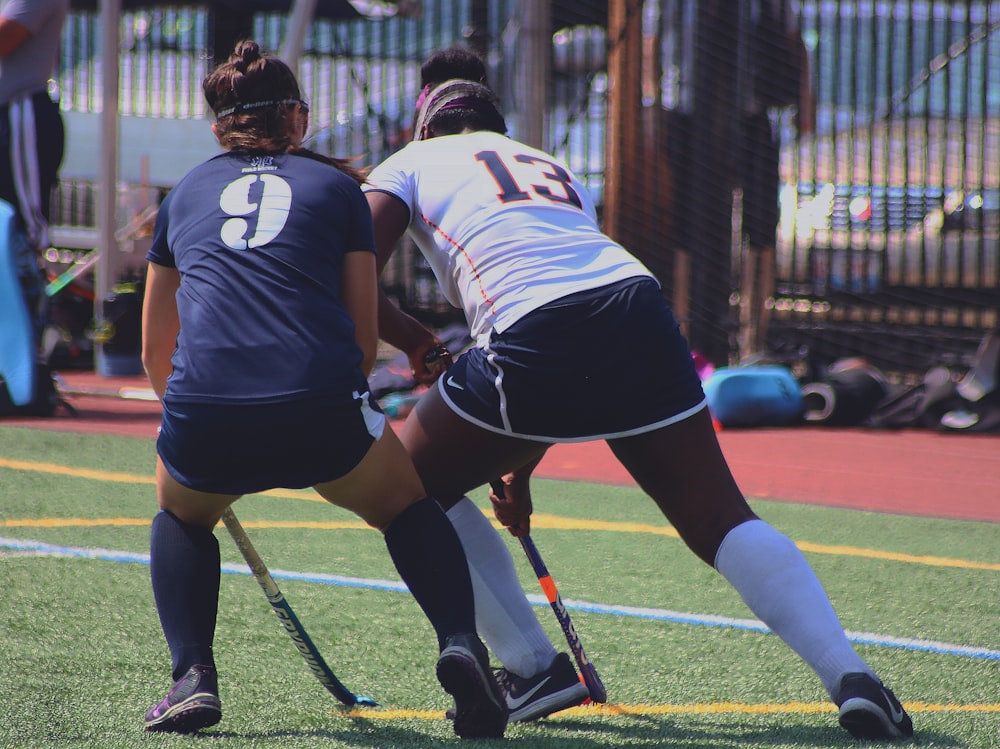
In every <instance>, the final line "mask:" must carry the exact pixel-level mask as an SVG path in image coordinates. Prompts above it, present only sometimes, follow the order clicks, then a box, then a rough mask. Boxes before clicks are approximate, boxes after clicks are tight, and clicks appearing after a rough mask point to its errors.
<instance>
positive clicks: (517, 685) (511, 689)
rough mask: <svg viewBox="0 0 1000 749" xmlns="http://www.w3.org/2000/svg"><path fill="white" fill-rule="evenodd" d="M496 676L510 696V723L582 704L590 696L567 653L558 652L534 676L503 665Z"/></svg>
mask: <svg viewBox="0 0 1000 749" xmlns="http://www.w3.org/2000/svg"><path fill="white" fill-rule="evenodd" d="M496 677H497V682H498V683H499V684H500V689H501V690H502V691H503V693H504V696H505V697H506V698H507V707H508V709H509V710H510V722H511V723H524V722H526V721H529V720H538V719H539V718H544V717H545V716H546V715H551V714H552V713H555V712H559V711H560V710H565V709H566V708H568V707H574V706H576V705H579V704H581V703H582V702H584V701H586V699H587V698H588V697H589V696H590V693H589V692H588V691H587V687H586V685H584V684H583V682H581V681H580V677H579V676H577V673H576V669H575V668H573V663H572V661H570V659H569V655H567V654H566V653H559V654H558V655H557V656H556V657H555V659H554V660H553V661H552V665H551V666H549V667H548V668H547V669H545V670H544V671H540V672H539V673H537V674H535V675H534V676H530V677H527V678H525V677H522V676H518V675H517V674H515V673H513V672H512V671H508V670H507V669H505V668H500V669H497V671H496Z"/></svg>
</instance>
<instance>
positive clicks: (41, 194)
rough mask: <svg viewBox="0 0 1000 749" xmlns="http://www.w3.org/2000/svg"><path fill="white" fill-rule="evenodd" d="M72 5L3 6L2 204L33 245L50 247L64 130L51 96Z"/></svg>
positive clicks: (61, 1)
mask: <svg viewBox="0 0 1000 749" xmlns="http://www.w3.org/2000/svg"><path fill="white" fill-rule="evenodd" d="M69 6H70V0H0V147H2V148H3V150H4V152H5V153H6V154H7V157H8V158H6V159H4V160H3V161H2V162H0V199H3V200H6V201H7V202H8V203H10V204H11V205H13V206H14V208H15V209H16V210H17V212H18V215H19V217H20V220H21V221H22V222H23V223H24V229H25V231H26V232H27V234H28V238H29V240H30V241H31V244H32V245H33V246H34V247H36V248H45V247H47V246H48V220H49V200H50V195H51V192H52V187H53V186H54V185H55V182H56V177H57V175H58V173H59V165H60V164H61V163H62V157H63V150H64V148H65V130H64V126H63V120H62V115H60V113H59V104H58V102H57V101H55V100H54V99H53V98H52V96H51V95H50V93H49V79H50V78H51V77H52V74H53V72H54V71H55V67H56V61H57V59H58V55H59V43H60V39H61V36H62V28H63V25H64V24H65V22H66V17H67V16H68V15H69Z"/></svg>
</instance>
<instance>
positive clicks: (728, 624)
mask: <svg viewBox="0 0 1000 749" xmlns="http://www.w3.org/2000/svg"><path fill="white" fill-rule="evenodd" d="M0 548H5V549H10V550H12V551H15V552H22V553H24V554H36V555H39V556H60V557H75V558H82V559H97V560H101V561H105V562H127V563H132V564H146V565H148V564H149V554H139V553H135V552H129V551H113V550H110V549H100V548H87V547H79V546H57V545H54V544H48V543H44V542H42V541H31V540H23V539H16V538H3V537H0ZM222 571H223V572H224V573H226V574H229V575H246V576H250V574H251V572H250V570H249V568H247V567H246V565H242V564H223V565H222ZM269 571H270V573H271V577H273V578H274V579H275V580H294V581H296V582H306V583H321V584H323V585H336V586H338V587H346V588H367V589H370V590H382V591H390V592H394V593H408V592H409V589H408V588H407V587H406V585H404V584H403V583H401V582H394V581H392V580H378V579H366V578H360V577H345V576H343V575H328V574H325V573H321V572H291V571H288V570H278V569H276V570H269ZM528 600H529V601H531V603H532V604H533V605H535V606H542V607H548V606H549V605H550V604H549V602H548V600H547V599H546V598H545V597H544V596H540V595H528ZM563 604H564V605H565V606H566V608H567V609H570V610H573V611H579V612H581V613H586V614H602V615H606V616H618V617H629V618H634V619H646V620H650V621H662V622H672V623H674V624H690V625H694V626H699V627H721V628H725V629H742V630H747V631H750V632H761V633H770V632H771V630H770V629H769V628H768V627H767V625H766V624H764V623H763V622H761V621H758V620H756V619H736V618H732V617H727V616H716V615H713V614H689V613H683V612H679V611H668V610H666V609H654V608H641V607H635V606H608V605H605V604H600V603H589V602H587V601H575V600H571V599H563ZM847 637H848V639H849V640H850V641H851V642H853V643H857V644H861V645H878V646H881V647H886V648H898V649H901V650H915V651H922V652H927V653H935V654H937V655H952V656H960V657H963V658H974V659H979V660H990V661H1000V651H998V650H990V649H988V648H979V647H971V646H968V645H953V644H951V643H947V642H938V641H935V640H918V639H912V638H906V637H892V636H889V635H877V634H871V633H866V632H847Z"/></svg>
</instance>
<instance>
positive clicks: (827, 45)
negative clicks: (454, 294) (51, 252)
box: [55, 0, 1000, 370]
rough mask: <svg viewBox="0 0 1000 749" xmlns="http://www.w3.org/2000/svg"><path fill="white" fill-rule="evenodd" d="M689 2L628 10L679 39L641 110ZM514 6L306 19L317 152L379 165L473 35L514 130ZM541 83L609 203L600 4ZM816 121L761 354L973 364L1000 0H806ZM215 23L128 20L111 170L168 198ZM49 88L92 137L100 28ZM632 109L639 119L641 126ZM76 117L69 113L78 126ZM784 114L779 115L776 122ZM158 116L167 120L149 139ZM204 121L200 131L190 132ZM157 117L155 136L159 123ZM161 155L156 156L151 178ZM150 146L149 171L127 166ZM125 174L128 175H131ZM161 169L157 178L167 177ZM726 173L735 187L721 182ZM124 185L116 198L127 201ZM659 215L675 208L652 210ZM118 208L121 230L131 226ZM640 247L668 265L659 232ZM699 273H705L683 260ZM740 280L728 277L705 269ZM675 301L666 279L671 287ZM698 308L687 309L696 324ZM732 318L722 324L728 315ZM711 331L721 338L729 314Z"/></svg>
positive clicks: (412, 296)
mask: <svg viewBox="0 0 1000 749" xmlns="http://www.w3.org/2000/svg"><path fill="white" fill-rule="evenodd" d="M699 4H700V0H647V2H645V3H632V2H630V3H626V4H625V5H627V6H628V7H629V8H632V9H633V11H634V12H639V13H642V14H643V23H644V24H648V23H654V22H655V20H656V19H663V21H664V22H665V23H669V24H671V25H672V29H673V33H672V34H668V35H666V36H665V37H664V40H663V48H662V49H659V50H655V51H653V52H652V54H653V55H656V56H658V58H659V59H658V65H657V66H656V69H657V70H659V74H660V80H659V84H660V85H659V88H660V91H659V92H658V93H659V95H658V96H657V97H654V98H653V99H647V98H644V99H643V103H642V106H643V107H646V108H648V107H649V106H650V104H651V101H654V100H655V102H656V105H657V106H661V105H662V106H663V107H667V108H670V107H675V108H683V107H684V106H685V97H689V96H690V95H691V89H690V87H689V86H686V85H685V81H686V78H687V77H688V76H689V73H688V70H687V69H688V67H689V66H690V64H691V59H690V45H689V44H686V43H685V39H686V38H687V37H688V36H689V35H691V34H692V33H693V31H692V23H693V22H694V19H695V18H696V17H697V9H698V6H699ZM522 5H523V3H521V2H518V0H463V1H458V0H456V1H455V2H450V1H444V0H442V1H440V2H433V1H427V2H424V3H423V7H424V13H423V15H422V16H419V17H398V18H388V19H381V20H378V21H370V20H360V21H349V22H331V21H322V20H321V21H317V22H315V23H314V24H313V26H312V27H311V28H310V31H309V34H308V37H307V40H306V45H305V52H304V55H303V58H302V60H301V64H300V71H301V80H302V83H303V87H304V90H305V91H304V93H305V96H306V98H307V99H308V100H309V101H310V105H311V111H312V119H313V122H314V128H313V131H312V134H311V141H310V145H311V146H312V147H314V148H316V149H317V150H321V151H324V152H327V153H331V154H335V155H337V156H356V157H358V159H359V160H360V161H361V162H362V163H375V162H377V161H378V160H379V159H381V158H382V157H384V156H385V155H387V154H388V153H390V152H391V151H393V150H394V149H396V148H398V147H399V146H401V145H402V143H403V141H404V139H405V137H406V128H407V126H408V125H409V124H410V119H411V117H412V103H413V101H414V99H415V94H416V92H417V85H418V79H419V65H420V62H421V61H422V60H423V59H424V58H425V57H426V56H427V55H428V54H429V53H430V52H431V51H432V50H434V49H437V48H440V47H445V46H449V45H451V44H472V45H474V46H476V47H478V48H479V49H480V50H481V51H482V52H483V54H484V57H485V59H486V60H487V62H488V66H489V70H490V82H491V84H492V85H493V86H494V88H496V89H497V91H498V92H499V94H500V96H501V100H502V101H503V103H504V106H505V109H506V110H507V114H508V120H509V123H510V125H511V130H512V134H513V135H514V136H515V137H517V136H518V135H519V129H520V128H521V127H522V125H523V123H524V121H525V118H526V117H530V116H532V115H533V113H531V112H526V111H524V109H523V104H522V102H523V101H525V100H526V99H525V97H524V96H523V94H524V92H523V90H522V89H521V88H519V86H522V85H523V76H519V74H520V72H521V70H520V66H522V65H523V64H524V59H523V55H524V49H525V46H524V44H525V40H524V39H523V34H522V33H521V31H522V30H521V25H520V24H521V20H522V15H523V13H522V11H523V8H522ZM551 5H552V31H553V32H554V33H553V48H552V50H553V51H552V58H551V78H550V80H548V81H547V82H546V83H545V91H546V96H547V101H548V107H547V111H546V112H545V127H544V133H545V141H544V143H543V145H547V148H548V150H549V151H551V152H553V153H555V154H556V155H558V156H560V157H562V158H564V159H565V160H566V161H567V162H568V163H569V164H570V166H571V168H572V169H573V170H574V171H575V172H577V173H578V174H579V175H580V176H581V177H583V178H584V180H585V181H586V182H587V184H588V186H589V188H590V189H591V191H592V194H593V195H594V197H595V200H596V202H597V204H598V205H599V206H603V205H604V190H605V178H606V175H607V170H606V168H605V167H606V165H605V147H606V146H605V130H606V125H607V121H608V90H609V86H610V85H613V83H612V82H610V81H609V76H608V72H607V70H608V69H607V52H608V48H609V47H611V46H613V45H614V44H616V43H619V42H620V41H621V40H609V39H608V38H607V31H606V30H607V20H608V7H609V3H608V2H598V1H597V0H579V1H578V2H575V3H570V2H567V1H561V2H553V3H552V4H551ZM799 5H800V6H801V12H802V18H801V23H802V34H803V39H804V41H805V43H806V47H807V49H808V51H809V56H810V62H811V71H812V77H813V83H814V88H815V91H816V94H817V100H818V101H817V103H818V118H817V120H818V121H817V130H816V133H815V134H814V135H810V136H808V137H802V138H799V137H798V136H795V135H794V133H793V131H792V130H791V129H790V128H788V127H785V129H784V131H783V132H784V135H785V138H784V141H783V147H782V159H781V183H782V185H781V207H782V208H781V223H780V226H779V229H778V234H777V237H776V247H777V258H778V277H777V293H776V294H775V298H774V300H773V314H774V316H773V322H772V325H771V328H770V334H769V335H770V339H769V340H770V341H771V342H772V343H773V344H774V345H775V347H785V348H789V347H792V348H796V347H808V348H810V349H811V350H813V351H815V352H817V353H819V354H821V355H822V356H824V357H826V358H835V357H840V356H850V355H865V356H868V357H869V358H871V359H872V360H873V361H874V362H875V363H877V364H880V365H882V366H885V367H890V368H901V369H909V370H921V369H922V368H926V366H927V365H928V364H929V363H934V362H936V361H940V360H941V359H942V357H943V358H944V359H950V360H954V361H960V360H963V359H964V360H967V358H968V356H969V355H970V354H971V352H972V351H974V349H975V344H976V342H978V340H979V339H980V338H981V337H982V335H983V333H984V332H985V331H987V330H990V329H992V328H995V327H997V326H998V325H1000V320H998V315H1000V269H998V257H1000V239H998V237H1000V189H998V188H1000V185H998V179H1000V2H998V0H961V1H960V2H959V1H957V0H895V2H888V1H886V0H800V3H799ZM212 22H213V21H212V18H211V16H210V14H209V12H208V11H204V10H197V9H194V8H191V7H177V8H159V9H150V10H148V11H139V12H131V13H126V14H124V16H123V24H122V25H123V28H122V34H121V37H122V52H123V58H122V60H123V62H122V70H121V88H122V91H121V112H122V115H123V119H124V120H126V121H127V123H131V124H132V125H135V127H133V128H131V129H130V128H129V127H123V128H122V138H123V139H125V138H132V139H134V140H135V141H136V142H135V143H124V144H123V147H122V158H123V161H125V160H128V161H129V162H130V163H129V164H124V163H123V171H125V172H129V169H130V168H131V176H130V177H128V179H129V180H130V182H132V183H134V182H136V181H137V179H138V178H139V177H138V176H137V175H140V174H141V178H142V181H144V182H148V183H149V185H150V186H151V187H153V188H156V189H159V190H160V191H162V190H163V189H166V188H169V186H170V185H171V184H172V182H173V181H174V176H173V173H172V171H171V170H177V169H180V170H185V169H186V168H189V167H190V166H193V165H194V164H195V163H197V161H198V160H200V159H201V158H203V157H204V156H206V155H207V154H208V153H210V152H211V148H212V142H211V140H210V139H209V138H208V123H207V122H206V121H205V117H206V111H205V104H204V102H203V100H202V98H201V93H200V81H201V79H202V77H203V76H204V75H205V74H206V73H207V72H208V70H209V69H210V67H211V50H210V49H209V44H210V42H209V39H210V38H211V37H210V27H211V24H212ZM285 23H286V19H285V18H284V17H283V16H278V15H268V14H260V15H258V16H256V17H255V21H254V36H255V37H256V38H257V39H258V40H259V41H261V42H262V44H263V45H264V46H265V47H268V48H269V49H273V50H275V51H277V50H279V49H280V46H281V41H282V39H283V35H284V30H285V28H284V26H285ZM64 42H65V43H64V48H63V57H62V63H61V69H60V73H59V76H58V83H59V87H60V90H61V94H62V106H63V110H64V113H65V114H66V115H67V117H69V118H70V123H69V124H70V142H71V143H72V139H73V132H74V127H76V126H79V132H85V130H86V127H87V124H86V120H85V118H86V117H88V116H92V115H93V113H96V112H97V111H99V109H100V106H101V102H100V91H101V87H100V79H101V71H100V64H99V59H100V58H99V54H98V49H99V45H100V44H101V40H100V38H99V24H98V23H97V21H96V18H95V17H94V16H93V15H86V14H77V15H74V16H72V17H71V22H70V23H69V24H68V25H67V29H66V32H65V35H64ZM640 116H642V112H636V117H640ZM74 118H78V119H74ZM787 118H788V115H787V114H786V115H782V116H779V118H778V119H779V121H780V122H783V123H785V124H786V125H787V123H788V119H787ZM164 123H167V124H170V125H171V127H170V128H163V127H161V126H162V125H163V124H164ZM184 123H186V124H187V125H189V126H191V125H195V126H199V125H204V131H202V130H200V129H199V130H198V132H199V133H200V132H204V133H205V134H206V137H205V139H204V140H200V141H199V140H197V139H196V138H193V137H192V136H191V135H190V133H191V132H192V131H191V130H190V129H183V128H182V127H181V125H182V124H184ZM154 124H155V125H157V127H158V128H159V129H157V130H156V133H157V136H156V138H155V139H151V137H150V135H149V134H150V133H151V132H153V131H152V130H151V129H150V128H151V126H152V125H154ZM164 153H167V154H168V155H169V159H170V161H169V164H163V163H162V162H161V163H160V165H157V163H156V162H155V158H156V155H157V154H160V155H161V157H162V154H164ZM146 154H151V155H152V158H153V166H151V167H148V166H147V168H146V169H145V170H139V169H138V167H137V166H136V164H137V163H138V162H139V161H141V160H142V157H144V156H145V155H146ZM70 161H71V162H72V159H71V160H70ZM85 161H86V159H82V161H79V162H72V163H70V164H69V165H68V167H67V170H68V171H67V174H66V175H64V177H65V179H64V181H63V184H62V186H61V187H60V189H59V195H58V196H57V200H56V203H55V210H56V211H57V217H56V223H62V224H71V225H79V224H82V225H84V226H90V225H92V224H93V220H94V218H93V216H94V212H93V208H92V194H91V191H90V185H91V184H92V180H93V178H94V176H95V175H88V174H87V173H86V172H87V168H88V167H87V166H86V164H83V163H82V162H85ZM133 162H134V163H133ZM165 175H167V176H165ZM718 179H721V180H730V179H731V175H725V174H720V175H718ZM128 190H129V185H123V191H124V192H128ZM663 208H664V210H669V209H670V208H671V206H663ZM127 218H128V217H127V216H126V217H124V218H123V224H124V223H127ZM648 239H649V242H648V244H649V245H650V246H654V247H662V248H663V250H662V251H663V252H669V246H670V241H669V238H664V237H661V236H651V237H649V238H648ZM692 262H694V263H697V262H699V258H698V253H697V252H695V253H694V257H693V260H692ZM712 272H713V273H715V272H717V273H720V274H724V275H725V274H727V275H728V276H731V278H732V287H733V288H734V289H736V288H739V278H738V273H739V266H738V262H734V263H733V265H731V266H729V267H719V268H713V269H712ZM665 280H668V281H669V282H667V283H665V287H666V288H667V290H668V293H676V292H677V291H678V289H676V288H675V287H674V286H673V279H665ZM386 281H387V285H388V286H389V288H390V291H391V292H393V293H394V294H395V295H396V296H397V297H398V298H399V299H400V300H401V301H402V302H403V303H404V305H406V306H407V307H408V309H410V310H411V311H413V312H415V313H417V314H419V315H420V316H422V317H424V318H425V319H427V320H428V321H430V322H432V323H437V322H443V321H446V320H450V319H454V317H455V316H456V315H457V312H456V311H454V310H452V309H451V308H450V307H449V305H448V304H447V303H446V302H445V301H444V299H443V298H442V297H441V295H440V294H439V293H438V292H437V290H436V285H435V284H434V282H433V278H432V276H431V274H430V270H429V268H428V267H427V266H426V264H425V263H423V261H422V259H421V258H420V256H419V253H417V252H416V251H415V250H414V249H413V248H412V247H409V246H404V247H403V248H402V250H401V252H399V253H397V256H396V259H395V263H394V264H393V266H392V267H391V268H389V269H388V272H387V276H386ZM696 312H697V311H695V313H696ZM733 317H734V318H735V314H734V316H733ZM717 324H718V325H720V326H723V327H726V328H727V331H731V329H732V327H733V323H732V321H731V320H719V321H718V323H717Z"/></svg>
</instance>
